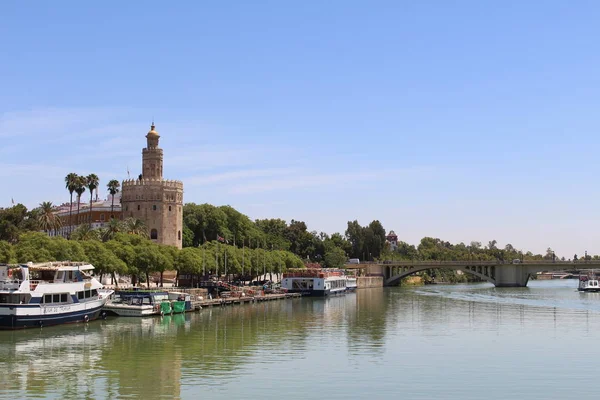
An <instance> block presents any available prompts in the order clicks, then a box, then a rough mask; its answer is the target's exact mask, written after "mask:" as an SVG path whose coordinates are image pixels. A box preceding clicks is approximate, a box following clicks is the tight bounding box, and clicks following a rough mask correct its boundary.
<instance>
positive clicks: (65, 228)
mask: <svg viewBox="0 0 600 400" xmlns="http://www.w3.org/2000/svg"><path fill="white" fill-rule="evenodd" d="M112 203H113V201H112V195H108V198H107V199H105V200H99V201H98V200H96V201H94V202H92V214H91V216H90V202H89V201H85V200H82V201H81V202H80V203H79V213H77V202H73V204H72V212H69V209H70V207H69V203H64V204H61V205H60V206H58V210H57V211H56V215H57V216H58V217H60V220H61V222H62V227H61V228H60V229H58V230H57V231H50V232H48V234H49V235H50V236H62V237H68V236H69V234H70V233H72V232H73V231H74V230H75V229H77V227H79V225H82V224H89V223H90V221H91V223H92V228H94V229H96V228H103V227H104V226H105V225H106V224H107V223H108V221H110V219H111V218H113V216H114V218H116V219H122V216H121V193H117V194H116V195H115V201H114V207H113V210H112V212H111V204H112Z"/></svg>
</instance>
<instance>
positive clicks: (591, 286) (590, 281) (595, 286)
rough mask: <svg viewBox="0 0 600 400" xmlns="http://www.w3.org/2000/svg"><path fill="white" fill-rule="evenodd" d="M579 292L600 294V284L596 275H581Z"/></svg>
mask: <svg viewBox="0 0 600 400" xmlns="http://www.w3.org/2000/svg"><path fill="white" fill-rule="evenodd" d="M577 290H579V291H580V292H599V291H600V283H599V282H598V279H597V278H596V275H595V274H594V273H591V274H586V275H579V286H578V287H577Z"/></svg>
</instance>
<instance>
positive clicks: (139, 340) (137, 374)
mask: <svg viewBox="0 0 600 400" xmlns="http://www.w3.org/2000/svg"><path fill="white" fill-rule="evenodd" d="M553 285H555V286H553ZM558 285H559V284H556V283H543V284H536V283H534V284H532V285H531V287H530V288H528V289H514V290H512V289H508V290H497V289H495V288H493V287H490V286H489V285H486V284H483V285H456V286H441V285H440V286H431V287H420V288H397V289H385V290H384V289H372V290H360V291H358V292H356V293H355V294H349V295H346V296H340V297H334V298H330V299H294V300H287V301H280V302H266V303H257V304H252V305H248V306H232V307H226V308H215V309H205V310H202V311H201V312H200V313H195V314H186V315H174V316H166V317H164V318H146V319H135V318H132V319H125V318H120V319H118V318H114V319H109V320H107V321H101V322H100V321H99V322H94V323H90V324H88V325H84V324H79V325H70V326H62V327H55V328H45V329H43V330H28V331H18V332H0V370H2V371H3V374H0V398H3V397H6V398H24V397H44V398H81V397H90V398H126V397H132V398H142V397H143V398H156V397H168V398H197V397H198V396H199V394H202V395H209V396H210V397H211V398H232V397H233V398H237V397H252V396H255V395H256V396H257V395H262V396H263V397H269V398H270V397H275V396H281V395H282V394H284V395H285V396H286V398H287V399H293V398H306V393H305V389H306V387H307V385H308V384H310V385H309V386H310V387H311V388H314V390H316V391H317V392H319V393H320V394H323V395H327V396H328V397H332V396H333V397H335V396H334V395H337V396H346V397H362V396H367V395H369V396H377V397H378V398H386V397H394V396H395V395H397V385H406V387H410V388H411V391H407V392H406V393H405V394H406V395H407V396H408V397H413V398H432V397H435V396H434V395H435V394H436V393H438V394H440V396H441V395H442V394H444V396H442V397H445V398H453V397H452V396H451V395H450V394H449V393H455V394H456V396H455V397H454V398H461V399H462V398H469V394H470V392H468V391H466V389H465V388H466V387H470V388H471V389H472V388H475V387H476V386H477V383H476V382H478V381H477V380H476V379H475V378H478V377H479V375H481V374H483V375H485V374H487V373H489V371H492V372H494V374H495V376H496V377H497V379H500V378H499V377H504V378H506V379H508V378H511V379H512V382H513V385H514V387H516V388H519V389H520V390H525V389H526V388H527V386H519V381H518V380H515V378H514V376H518V375H515V374H517V373H521V374H528V375H532V374H533V376H536V375H535V374H536V372H535V371H543V373H544V374H545V375H544V377H546V379H550V378H548V377H555V378H556V379H558V378H557V377H556V376H557V375H556V374H560V373H561V372H560V371H562V367H563V365H564V364H565V363H566V364H569V363H573V362H574V361H573V354H576V352H578V351H580V350H582V349H581V347H583V350H584V351H587V352H588V353H589V352H592V353H594V354H595V352H596V350H595V348H596V347H595V345H593V347H590V348H588V346H589V345H590V344H593V342H594V341H595V332H597V331H598V329H600V318H599V315H600V313H599V312H598V311H600V306H599V303H600V296H597V297H596V298H594V297H592V296H590V297H588V296H583V297H582V296H580V294H579V293H577V292H574V291H573V290H572V288H570V287H567V286H558ZM562 285H565V284H564V283H562ZM573 337H576V338H577V341H575V342H573V341H572V338H573ZM557 343H560V346H562V344H564V343H569V345H570V346H572V347H573V349H570V348H569V349H564V351H563V350H562V347H557ZM548 349H552V351H548ZM521 353H523V354H524V353H526V354H527V355H528V357H527V359H526V361H525V359H522V358H519V357H518V356H520V355H521ZM594 354H592V355H594ZM491 357H493V360H494V363H493V364H492V363H490V360H491ZM515 359H518V360H519V363H516V364H515V362H514V361H515ZM589 360H595V356H594V357H592V358H589V359H586V360H584V361H583V363H589V362H591V361H589ZM548 365H550V366H553V368H554V367H556V370H554V369H550V370H549V369H548V367H547V366H548ZM490 368H491V369H490ZM536 368H537V369H536ZM530 369H531V370H530ZM532 370H533V372H532ZM577 370H578V371H579V373H581V371H582V368H579V367H578V369H577ZM486 371H488V372H486ZM583 371H585V370H583ZM540 373H541V372H540ZM465 374H467V375H468V376H469V377H470V379H471V380H470V382H471V383H470V384H469V385H467V386H465V385H463V384H462V383H461V382H463V383H464V381H465V379H466V378H465V376H464V375H465ZM553 374H554V375H553ZM483 375H482V376H481V377H480V378H481V382H484V381H485V379H484V378H485V376H483ZM584 376H585V373H584ZM425 377H427V379H425ZM571 379H579V378H578V377H577V378H573V377H571ZM373 381H377V382H378V385H373V384H372V382H373ZM459 383H460V384H459ZM487 384H490V383H489V382H488V383H487ZM492 385H493V384H492ZM523 385H525V384H523ZM567 386H568V385H567ZM500 387H501V386H500ZM282 388H285V391H283V392H282V390H283V389H282ZM449 388H454V389H453V390H454V391H451V390H450V391H449ZM481 390H484V389H483V388H481ZM515 390H516V389H515ZM536 390H538V391H539V393H543V394H544V395H545V396H544V397H546V398H551V397H552V396H550V395H548V393H547V391H544V388H541V389H540V388H536ZM392 393H393V394H394V396H392V395H391V394H392ZM479 393H481V392H479ZM486 393H487V392H486ZM565 393H566V392H564V391H563V392H561V391H557V392H556V394H557V395H558V394H562V395H565ZM550 394H552V393H550ZM448 396H449V397H448ZM471 398H475V397H471ZM490 398H501V397H494V392H492V393H491V394H490Z"/></svg>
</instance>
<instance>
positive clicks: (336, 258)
mask: <svg viewBox="0 0 600 400" xmlns="http://www.w3.org/2000/svg"><path fill="white" fill-rule="evenodd" d="M345 263H346V253H345V252H344V250H342V249H340V248H339V247H332V248H331V249H329V250H327V252H326V253H325V266H326V267H327V268H341V267H343V266H344V264H345Z"/></svg>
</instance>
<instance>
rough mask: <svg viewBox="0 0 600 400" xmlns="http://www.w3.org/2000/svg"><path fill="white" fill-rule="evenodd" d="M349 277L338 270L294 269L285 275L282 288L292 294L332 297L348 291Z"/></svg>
mask: <svg viewBox="0 0 600 400" xmlns="http://www.w3.org/2000/svg"><path fill="white" fill-rule="evenodd" d="M346 282H347V277H346V275H345V274H344V273H343V271H340V270H338V269H320V268H294V269H289V270H288V271H287V272H285V273H284V274H283V279H282V280H281V288H282V289H286V290H287V291H288V292H290V293H302V294H303V295H309V296H330V295H335V294H342V293H344V292H345V291H346Z"/></svg>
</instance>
